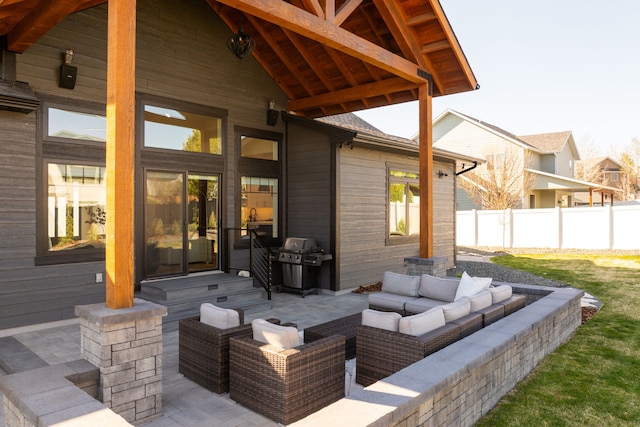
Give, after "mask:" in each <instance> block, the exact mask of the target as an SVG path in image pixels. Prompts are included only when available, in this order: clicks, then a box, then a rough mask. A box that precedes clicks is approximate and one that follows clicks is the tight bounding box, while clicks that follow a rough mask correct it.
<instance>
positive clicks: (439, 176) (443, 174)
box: [438, 171, 449, 179]
mask: <svg viewBox="0 0 640 427" xmlns="http://www.w3.org/2000/svg"><path fill="white" fill-rule="evenodd" d="M445 176H449V174H448V173H445V172H442V171H438V178H440V179H442V178H444V177H445Z"/></svg>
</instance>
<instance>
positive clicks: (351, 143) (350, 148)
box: [339, 141, 353, 150]
mask: <svg viewBox="0 0 640 427" xmlns="http://www.w3.org/2000/svg"><path fill="white" fill-rule="evenodd" d="M345 145H346V146H347V147H349V150H353V142H351V141H347V142H341V143H340V145H339V147H340V148H343V147H344V146H345Z"/></svg>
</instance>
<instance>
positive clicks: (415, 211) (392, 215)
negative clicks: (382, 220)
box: [387, 168, 420, 243]
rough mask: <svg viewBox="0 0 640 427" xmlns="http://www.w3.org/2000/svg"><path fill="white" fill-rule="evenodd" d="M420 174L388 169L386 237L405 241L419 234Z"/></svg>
mask: <svg viewBox="0 0 640 427" xmlns="http://www.w3.org/2000/svg"><path fill="white" fill-rule="evenodd" d="M419 181H420V176H419V175H418V174H417V173H415V172H410V171H404V170H399V169H394V168H391V169H389V204H388V205H389V207H388V209H389V210H388V213H387V217H388V238H389V241H390V242H396V243H401V242H407V241H414V240H417V239H418V238H419V234H420V182H419Z"/></svg>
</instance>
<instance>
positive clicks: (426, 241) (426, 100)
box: [418, 84, 434, 258]
mask: <svg viewBox="0 0 640 427" xmlns="http://www.w3.org/2000/svg"><path fill="white" fill-rule="evenodd" d="M432 108H433V107H432V88H431V86H430V84H424V85H420V86H419V88H418V126H419V129H420V130H419V135H420V136H419V141H420V148H419V158H420V159H419V162H420V166H419V168H420V258H432V257H433V254H434V251H433V205H434V200H433V145H432V144H433V133H432V126H433V125H432V123H433V121H432V119H433V113H432Z"/></svg>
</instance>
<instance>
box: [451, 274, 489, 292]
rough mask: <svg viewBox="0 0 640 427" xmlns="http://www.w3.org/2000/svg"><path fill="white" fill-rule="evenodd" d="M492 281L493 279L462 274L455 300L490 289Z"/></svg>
mask: <svg viewBox="0 0 640 427" xmlns="http://www.w3.org/2000/svg"><path fill="white" fill-rule="evenodd" d="M492 280H493V279H492V278H491V277H471V276H469V275H468V274H467V272H466V271H465V272H464V273H462V278H461V279H460V284H459V285H458V290H457V291H456V298H455V299H458V298H462V297H469V296H471V295H473V294H476V293H478V292H480V291H481V290H483V289H488V288H489V286H491V281H492Z"/></svg>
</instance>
